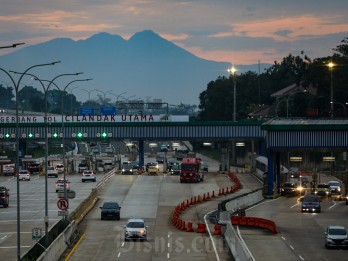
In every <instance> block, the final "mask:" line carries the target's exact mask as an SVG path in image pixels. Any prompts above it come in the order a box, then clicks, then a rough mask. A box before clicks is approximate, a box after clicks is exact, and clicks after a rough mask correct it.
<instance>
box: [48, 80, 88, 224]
mask: <svg viewBox="0 0 348 261" xmlns="http://www.w3.org/2000/svg"><path fill="white" fill-rule="evenodd" d="M90 80H92V79H91V78H89V79H78V80H73V81H71V82H69V83H68V84H67V85H66V86H65V87H64V88H63V89H61V88H59V87H58V85H57V84H56V83H54V82H50V81H48V80H41V81H42V82H49V83H52V84H53V85H54V86H55V87H56V88H57V89H58V90H59V91H60V92H61V94H62V96H61V116H62V144H63V170H64V171H63V179H64V199H65V200H67V201H68V194H67V190H66V170H67V167H66V164H65V154H66V151H65V135H64V130H65V129H64V93H65V91H66V89H67V88H68V87H69V85H70V84H72V83H74V82H83V81H90ZM64 219H67V216H66V215H64Z"/></svg>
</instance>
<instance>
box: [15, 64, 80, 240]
mask: <svg viewBox="0 0 348 261" xmlns="http://www.w3.org/2000/svg"><path fill="white" fill-rule="evenodd" d="M12 72H13V73H15V74H21V75H22V76H21V77H23V76H24V75H28V76H32V77H34V79H35V80H37V81H39V82H40V84H41V86H42V88H43V90H44V93H45V132H46V138H45V142H46V152H45V218H44V222H45V236H46V242H45V243H46V247H48V245H49V238H48V222H49V218H48V180H47V168H48V162H47V161H48V136H47V133H48V122H47V110H48V108H47V92H48V90H49V88H50V86H51V84H52V83H53V82H54V81H55V80H56V79H57V78H59V77H62V76H72V75H79V74H82V73H64V74H60V75H57V76H56V77H54V78H53V79H52V80H51V81H49V84H48V85H47V87H46V88H45V85H44V84H43V82H42V81H41V80H40V79H39V78H38V77H37V76H36V75H34V74H30V73H27V72H24V73H19V72H14V71H12ZM64 185H65V184H64Z"/></svg>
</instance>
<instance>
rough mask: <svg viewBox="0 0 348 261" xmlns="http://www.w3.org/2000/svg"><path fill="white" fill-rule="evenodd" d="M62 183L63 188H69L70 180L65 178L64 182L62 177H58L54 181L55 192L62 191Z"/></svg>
mask: <svg viewBox="0 0 348 261" xmlns="http://www.w3.org/2000/svg"><path fill="white" fill-rule="evenodd" d="M64 183H65V188H66V190H67V191H69V190H70V181H69V180H67V179H65V182H64V179H58V180H57V181H56V183H55V187H56V192H58V191H60V192H62V191H64Z"/></svg>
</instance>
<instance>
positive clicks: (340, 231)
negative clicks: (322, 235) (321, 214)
mask: <svg viewBox="0 0 348 261" xmlns="http://www.w3.org/2000/svg"><path fill="white" fill-rule="evenodd" d="M329 234H330V235H340V236H341V235H342V236H344V235H346V234H347V232H346V230H344V229H341V228H330V229H329Z"/></svg>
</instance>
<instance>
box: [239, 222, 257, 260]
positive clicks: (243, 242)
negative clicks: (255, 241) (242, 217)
mask: <svg viewBox="0 0 348 261" xmlns="http://www.w3.org/2000/svg"><path fill="white" fill-rule="evenodd" d="M237 233H238V237H239V238H240V240H241V241H242V244H243V245H244V247H245V249H246V250H247V251H248V252H249V255H250V256H251V259H252V260H253V261H255V258H254V256H253V255H252V254H251V252H250V250H249V248H248V246H247V245H246V244H245V241H244V239H243V237H242V234H241V233H240V230H239V226H237Z"/></svg>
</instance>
